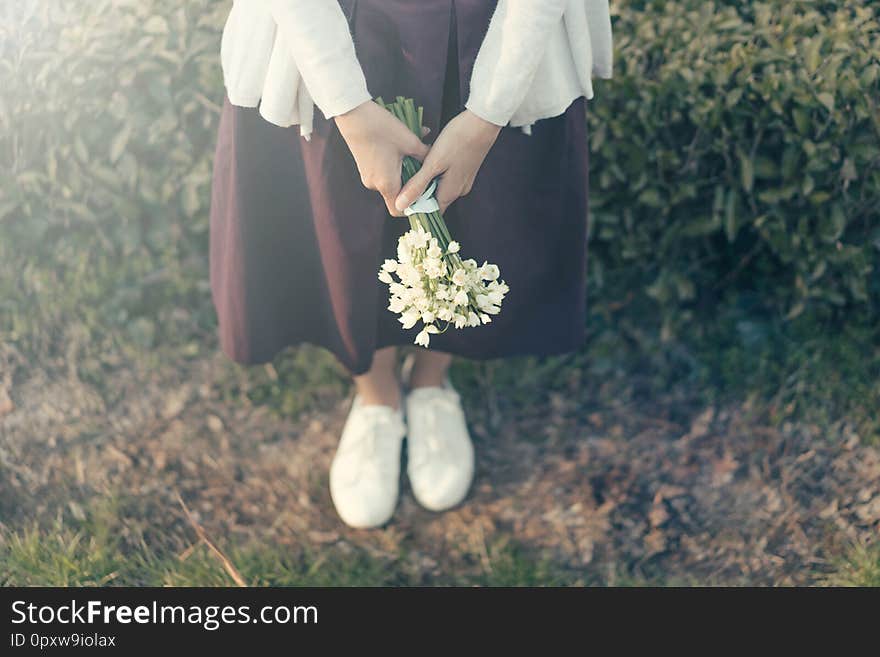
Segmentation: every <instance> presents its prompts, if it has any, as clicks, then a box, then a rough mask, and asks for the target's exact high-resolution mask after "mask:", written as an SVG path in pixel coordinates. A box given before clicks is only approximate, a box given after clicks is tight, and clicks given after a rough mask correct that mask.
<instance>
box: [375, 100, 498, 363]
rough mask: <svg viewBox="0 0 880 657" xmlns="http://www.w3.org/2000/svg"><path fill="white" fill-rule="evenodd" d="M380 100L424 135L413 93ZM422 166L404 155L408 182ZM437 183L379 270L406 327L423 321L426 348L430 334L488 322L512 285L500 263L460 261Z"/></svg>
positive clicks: (421, 339)
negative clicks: (439, 200)
mask: <svg viewBox="0 0 880 657" xmlns="http://www.w3.org/2000/svg"><path fill="white" fill-rule="evenodd" d="M376 102H377V103H379V104H380V105H381V106H382V107H384V108H385V109H387V110H388V111H390V112H391V113H392V114H394V116H396V117H397V118H398V119H400V120H401V121H403V123H404V124H406V126H407V127H408V128H409V129H410V130H412V131H413V132H414V133H415V134H416V135H418V136H419V137H421V135H422V108H421V107H419V108H416V106H415V103H414V102H413V100H412V99H411V98H403V97H398V98H397V99H396V100H395V102H393V103H384V102H383V101H382V99H381V98H378V99H376ZM420 166H421V165H420V163H419V162H418V160H415V159H414V158H411V157H406V158H404V160H403V181H404V183H405V182H406V181H407V180H409V179H410V178H411V177H412V176H413V175H415V173H416V171H418V170H419V167H420ZM436 186H437V185H436V181H435V182H432V183H431V184H430V185H429V186H428V189H426V190H425V192H424V193H423V194H422V195H421V197H419V199H418V200H417V201H416V202H415V203H413V204H412V205H411V206H410V207H409V208H407V210H406V215H407V216H408V217H409V225H410V230H408V231H407V232H406V233H405V234H403V235H401V236H400V239H399V240H398V242H397V259H396V260H392V259H389V260H386V261H385V262H384V264H383V265H382V267H381V269H380V270H379V280H380V281H382V282H383V283H386V284H387V285H388V287H389V291H390V293H391V295H390V300H389V303H388V310H390V311H391V312H394V313H399V314H400V317H399V319H398V321H400V323H401V324H402V325H403V328H404V329H410V328H412V327H413V326H415V325H416V324H417V323H418V322H422V324H423V326H422V329H421V331H419V333H418V335H416V339H415V344H417V345H421V346H423V347H427V346H428V344H429V343H430V340H431V335H432V334H436V333H443V332H444V331H446V330H447V329H448V328H449V327H450V326H454V327H455V328H457V329H461V328H464V327H466V326H479V325H481V324H488V323H489V322H491V321H492V315H496V314H498V312H500V310H501V302H502V301H503V300H504V295H505V294H507V292H508V290H509V288H508V287H507V284H506V283H505V282H504V281H503V280H500V279H499V276H500V272H499V271H498V266H497V265H493V264H489V263H488V262H484V263H483V264H482V266H480V265H478V264H477V262H476V260H473V259H468V260H462V258H461V256H460V255H459V249H460V247H459V244H458V242H456V241H455V240H453V239H452V237H451V236H450V235H449V230H448V229H447V228H446V222H444V221H443V215H442V214H440V206H439V205H438V204H437V200H436V199H435V198H434V190H435V189H436ZM438 324H439V325H440V326H439V327H438Z"/></svg>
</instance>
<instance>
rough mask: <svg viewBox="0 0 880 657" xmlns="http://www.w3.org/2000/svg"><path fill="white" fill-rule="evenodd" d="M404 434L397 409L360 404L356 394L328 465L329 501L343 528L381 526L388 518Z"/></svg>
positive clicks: (394, 493) (396, 486) (392, 502)
mask: <svg viewBox="0 0 880 657" xmlns="http://www.w3.org/2000/svg"><path fill="white" fill-rule="evenodd" d="M405 433H406V428H405V427H404V424H403V413H402V411H401V409H397V410H395V409H393V408H391V407H390V406H378V405H364V404H363V403H362V402H361V400H360V397H359V396H355V398H354V403H353V404H352V406H351V411H350V412H349V414H348V419H347V420H346V422H345V427H344V428H343V430H342V438H341V439H340V440H339V447H338V448H337V450H336V456H334V457H333V464H332V465H331V466H330V497H332V498H333V504H334V506H335V507H336V511H337V512H338V513H339V517H340V518H342V520H343V521H344V522H345V523H346V524H347V525H350V526H352V527H357V528H362V529H363V528H367V527H379V526H380V525H384V524H385V523H386V522H388V521H389V520H390V519H391V516H392V514H393V513H394V507H395V506H397V492H398V484H399V480H400V448H401V444H402V443H403V436H404V434H405Z"/></svg>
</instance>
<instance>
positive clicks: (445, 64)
mask: <svg viewBox="0 0 880 657" xmlns="http://www.w3.org/2000/svg"><path fill="white" fill-rule="evenodd" d="M340 4H341V5H342V8H343V10H344V11H345V13H346V16H348V18H349V21H350V25H351V30H352V34H353V36H354V42H355V48H356V51H357V54H358V59H359V61H360V63H361V66H362V67H363V69H364V74H365V76H366V79H367V86H368V88H369V89H370V92H371V93H372V94H375V95H376V96H383V97H384V98H394V97H396V96H409V97H412V98H414V99H415V101H416V103H417V104H419V105H422V106H424V122H425V125H427V126H428V127H430V128H431V133H430V134H431V135H437V134H438V133H439V131H440V129H441V128H442V126H443V125H445V123H446V122H447V121H448V120H449V119H451V118H452V117H453V116H455V115H456V114H457V113H458V112H460V111H461V110H462V109H463V104H464V100H466V99H467V96H468V87H469V80H470V75H471V70H472V68H473V64H474V59H475V57H476V54H477V51H478V50H479V47H480V44H481V42H482V39H483V36H484V35H485V33H486V29H487V27H488V25H489V20H490V18H491V16H492V12H493V11H494V9H495V0H340ZM584 113H585V102H584V99H583V98H581V99H579V100H577V101H575V102H574V103H573V104H572V105H571V106H570V107H569V108H568V110H567V111H566V112H565V113H564V114H563V115H561V116H558V117H555V118H551V119H544V120H541V121H538V122H537V123H536V124H535V125H534V126H533V128H532V134H531V135H526V134H524V133H523V132H522V131H521V130H520V129H518V128H509V127H508V128H504V129H502V130H501V133H500V135H499V137H498V139H497V141H496V142H495V145H494V146H493V147H492V149H491V151H490V152H489V155H488V156H487V157H486V160H485V162H484V163H483V166H482V168H481V169H480V171H479V173H478V175H477V178H476V181H475V183H474V185H473V189H472V191H471V193H470V194H469V195H467V196H465V197H463V198H461V199H459V200H457V201H456V202H455V203H453V204H452V205H451V206H450V208H449V209H448V211H447V213H446V215H445V218H446V223H447V225H448V226H449V229H450V232H451V234H452V235H453V237H454V238H455V239H456V240H457V241H458V242H459V243H460V244H461V249H462V255H463V256H464V257H466V258H467V257H472V258H474V259H476V260H478V261H479V262H483V260H488V261H489V262H494V263H496V264H497V265H498V266H499V267H500V269H501V274H502V278H504V279H505V281H506V282H507V284H508V285H509V286H510V292H509V294H508V295H507V297H506V298H505V300H504V304H503V306H502V309H501V313H500V314H499V315H496V316H495V317H493V321H492V323H491V324H488V325H485V326H480V327H473V328H465V329H461V330H455V329H452V328H450V329H449V330H448V331H447V332H446V333H444V334H441V335H435V336H432V338H431V349H434V350H436V351H444V352H449V353H452V354H456V355H459V356H464V357H468V358H479V359H483V358H496V357H502V356H512V355H517V354H534V355H549V354H554V353H561V352H566V351H572V350H575V349H577V348H578V347H579V346H580V345H581V344H582V342H583V339H584V331H585V301H586V299H585V293H586V289H585V288H586V285H585V282H586V281H585V277H586V254H587V248H586V247H587V239H586V238H587V166H588V165H587V135H586V123H585V116H584ZM426 141H428V142H430V138H429V139H427V140H426ZM408 227H409V223H408V222H407V221H405V220H401V219H395V218H392V217H390V216H389V215H388V214H387V210H386V208H385V204H384V202H383V201H382V199H381V197H380V196H379V195H378V194H377V193H376V192H374V191H370V190H367V189H365V188H364V187H363V185H362V184H361V181H360V176H359V174H358V170H357V166H356V165H355V162H354V159H353V157H352V155H351V153H350V152H349V150H348V148H347V146H346V144H345V142H344V141H343V139H342V137H341V136H340V134H339V131H338V130H337V129H336V127H335V123H334V122H333V121H332V120H329V121H328V120H326V119H324V118H323V116H322V115H321V113H320V111H317V110H316V112H315V125H314V133H313V135H312V137H311V141H306V140H305V139H303V138H302V137H300V136H299V129H298V127H296V126H294V127H291V128H280V127H278V126H275V125H273V124H271V123H269V122H267V121H266V120H264V119H263V118H262V117H261V116H260V114H259V112H258V110H257V109H253V108H241V107H235V106H233V105H231V104H230V102H229V99H228V98H227V99H226V101H225V103H224V106H223V111H222V115H221V118H220V128H219V137H218V143H217V151H216V157H215V161H214V177H213V192H212V204H211V233H210V240H211V245H210V267H211V288H212V293H213V300H214V304H215V307H216V310H217V315H218V320H219V333H220V344H221V348H222V349H223V351H224V352H225V353H226V354H227V355H228V356H229V357H231V358H232V359H234V360H236V361H238V362H241V363H260V362H265V361H268V360H271V359H272V358H273V357H274V356H275V355H276V354H277V353H278V352H279V351H280V350H281V349H283V348H285V347H287V346H289V345H296V344H300V343H303V342H308V343H312V344H316V345H320V346H322V347H325V348H327V349H329V350H330V351H331V352H333V353H334V354H335V355H336V356H337V358H339V360H340V361H341V362H342V364H343V365H345V366H346V367H347V368H348V369H349V370H350V371H351V372H352V373H353V374H361V373H363V372H365V371H366V370H368V369H369V367H370V364H371V362H372V357H373V352H374V351H375V350H376V349H380V348H382V347H386V346H390V345H408V344H412V341H413V338H414V337H415V333H416V332H417V329H415V328H414V329H410V330H403V329H402V328H401V326H400V324H399V323H398V321H397V315H395V314H393V313H392V312H391V311H389V310H388V309H387V305H388V288H387V286H385V285H384V284H383V283H381V282H380V281H379V280H378V279H377V278H376V274H377V272H378V269H379V266H380V264H381V263H382V261H383V260H384V259H385V258H393V257H395V253H396V245H397V238H398V236H399V235H400V234H401V233H403V232H404V231H406V230H407V229H408Z"/></svg>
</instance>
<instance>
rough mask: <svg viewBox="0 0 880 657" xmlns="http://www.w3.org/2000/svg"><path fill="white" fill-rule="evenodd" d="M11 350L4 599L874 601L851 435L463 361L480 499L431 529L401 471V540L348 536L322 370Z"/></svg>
mask: <svg viewBox="0 0 880 657" xmlns="http://www.w3.org/2000/svg"><path fill="white" fill-rule="evenodd" d="M3 354H4V357H5V361H6V362H5V364H6V365H7V367H6V369H5V371H7V372H10V371H13V372H18V373H19V374H18V375H17V376H16V377H15V380H14V381H13V379H12V377H9V376H8V377H7V380H6V383H5V384H3V383H2V380H0V423H2V424H0V431H2V433H3V439H2V441H0V450H2V452H0V458H2V466H0V518H2V521H3V529H4V531H3V534H2V537H3V538H2V543H0V559H2V560H3V562H4V565H5V568H3V570H4V571H5V572H6V575H5V578H6V583H9V584H16V583H17V584H22V583H26V584H30V583H43V584H45V583H50V584H69V583H73V584H78V583H86V584H145V583H153V584H175V583H177V584H223V585H225V584H232V583H233V582H234V581H235V580H239V581H243V582H245V583H248V584H264V583H276V584H278V583H280V584H284V583H293V584H300V583H305V584H315V583H318V584H612V585H613V584H670V585H676V584H710V585H711V584H757V585H801V584H816V583H855V584H875V585H876V584H880V581H878V580H880V572H878V571H880V559H877V558H876V552H875V549H876V548H874V547H872V541H874V540H875V539H876V532H877V528H878V526H880V450H878V448H877V447H876V446H873V445H871V444H867V443H866V442H865V441H864V440H861V439H860V437H859V436H858V435H856V434H855V433H854V432H853V430H852V428H851V427H849V426H848V425H847V423H846V422H842V423H837V424H835V425H833V427H831V426H830V425H827V426H819V425H815V424H810V423H807V422H797V421H785V422H781V423H775V422H769V421H768V420H767V416H766V414H765V413H762V412H758V411H757V410H756V408H754V406H755V403H754V400H749V399H745V400H741V401H739V402H735V403H734V402H728V403H725V404H722V405H708V406H705V407H694V404H693V400H692V399H691V400H681V399H678V400H676V399H675V398H673V396H672V395H673V393H672V392H670V397H667V398H653V399H650V398H649V399H639V398H638V396H637V395H635V396H634V395H629V396H627V397H620V396H616V393H615V394H610V393H609V390H607V389H605V388H606V387H607V386H609V385H611V384H610V383H607V382H601V381H598V382H597V380H596V378H595V377H594V376H593V375H592V374H590V373H589V372H588V371H587V370H586V369H585V368H583V367H579V366H578V365H577V361H573V360H572V359H571V358H568V359H566V358H556V359H549V360H545V361H538V360H530V359H520V360H518V361H517V362H516V363H515V364H514V365H501V364H497V363H490V364H484V365H477V366H472V365H467V364H459V365H457V366H456V367H455V368H454V371H453V379H454V381H455V383H456V385H457V386H458V387H459V389H460V390H462V391H463V392H464V393H465V394H464V395H463V396H464V397H465V399H466V404H467V412H468V416H469V419H470V426H471V430H472V434H473V437H474V440H475V443H476V449H477V463H478V469H477V475H476V480H475V483H474V486H473V489H472V492H471V494H470V496H469V497H468V499H467V500H466V501H465V503H464V504H462V505H461V506H460V507H459V508H457V509H454V510H452V511H449V512H447V513H442V514H436V513H431V512H428V511H425V510H423V509H421V508H419V507H418V505H417V504H416V503H415V501H414V500H413V497H412V494H411V492H410V491H409V489H408V487H407V485H406V482H405V477H404V478H403V479H402V489H401V491H402V494H401V499H400V504H399V506H398V508H397V511H396V513H395V515H394V518H393V520H392V522H391V523H389V524H388V525H387V526H386V527H384V528H382V529H378V530H353V529H349V528H347V527H345V526H343V525H342V524H341V522H340V521H339V520H338V518H337V516H336V515H335V513H334V510H333V507H332V504H331V501H330V496H329V492H328V486H327V472H328V467H329V464H330V460H331V458H332V456H333V452H334V449H335V445H336V441H337V439H338V436H339V433H340V430H341V427H342V423H343V421H344V419H345V416H346V413H347V408H348V404H349V403H350V394H351V393H350V389H349V387H348V385H347V384H346V383H345V380H344V377H343V376H342V374H341V371H340V370H339V368H338V366H337V365H335V363H333V362H332V359H331V358H330V357H328V356H327V355H326V354H323V353H322V352H319V351H318V350H315V349H309V348H305V349H302V350H300V351H298V352H296V353H295V354H292V355H288V356H287V357H286V358H284V359H282V361H281V364H280V365H279V366H278V367H277V368H276V367H273V366H271V365H269V366H265V367H261V368H256V369H254V368H251V369H243V368H240V367H238V366H235V365H233V364H231V363H230V362H229V361H228V360H227V359H225V357H223V356H222V355H221V354H219V353H217V351H216V350H214V349H211V348H210V345H209V346H208V348H200V349H196V350H194V352H193V353H192V354H190V355H189V356H182V357H179V358H175V359H173V360H172V359H163V358H155V359H153V360H150V359H149V357H148V358H146V359H144V358H141V359H140V360H139V361H138V359H133V360H130V361H129V360H126V359H124V358H123V359H120V360H119V362H118V363H117V365H116V367H115V368H113V369H112V370H111V371H108V372H106V373H105V374H104V375H103V376H102V377H101V378H100V379H96V380H95V381H91V382H90V381H89V377H88V376H85V375H83V373H82V369H81V368H77V367H71V368H67V370H66V373H63V372H64V370H63V369H57V368H56V371H59V372H62V374H58V375H56V376H50V375H49V374H47V373H46V372H45V371H44V370H42V369H29V368H26V367H25V366H26V363H24V362H23V360H22V357H21V356H20V355H17V354H16V352H14V351H13V350H11V348H8V347H7V348H6V349H5V350H4V352H3ZM68 356H69V354H68ZM16 361H18V362H16ZM135 362H139V364H138V365H135V364H134V363H135ZM86 370H87V368H86ZM25 371H26V372H27V374H26V375H22V374H21V373H22V372H25ZM611 393H614V391H613V390H612V391H611ZM524 400H525V401H527V403H525V401H524ZM178 496H179V497H178ZM182 503H183V504H185V505H186V507H187V508H188V509H190V516H189V517H188V516H187V514H186V512H185V510H184V506H183V504H182ZM197 532H203V538H200V536H199V534H197ZM208 543H210V544H211V545H213V546H214V547H216V551H212V550H210V549H209V548H208ZM224 559H228V563H227V564H226V565H225V566H224Z"/></svg>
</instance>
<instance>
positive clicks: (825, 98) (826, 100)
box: [817, 91, 834, 112]
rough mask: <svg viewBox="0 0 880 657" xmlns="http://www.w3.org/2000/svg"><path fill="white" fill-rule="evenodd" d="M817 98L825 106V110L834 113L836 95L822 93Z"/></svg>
mask: <svg viewBox="0 0 880 657" xmlns="http://www.w3.org/2000/svg"><path fill="white" fill-rule="evenodd" d="M817 98H818V99H819V102H820V103H822V104H823V105H824V106H825V109H827V110H828V111H829V112H833V111H834V95H833V94H830V93H828V92H827V91H823V92H822V93H820V94H819V95H818V96H817Z"/></svg>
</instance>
